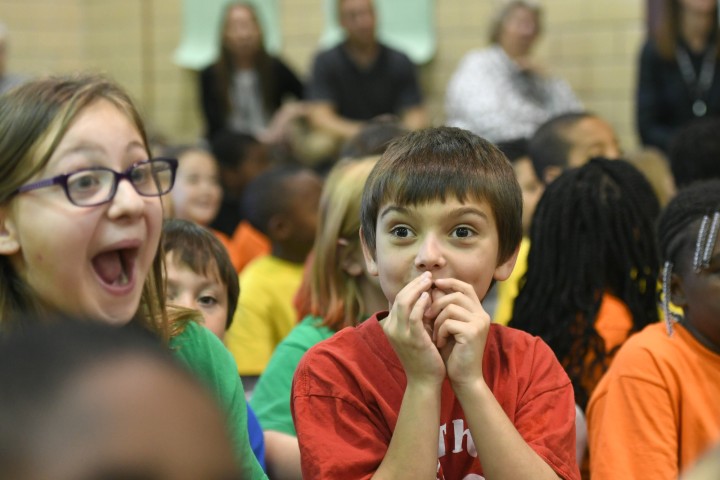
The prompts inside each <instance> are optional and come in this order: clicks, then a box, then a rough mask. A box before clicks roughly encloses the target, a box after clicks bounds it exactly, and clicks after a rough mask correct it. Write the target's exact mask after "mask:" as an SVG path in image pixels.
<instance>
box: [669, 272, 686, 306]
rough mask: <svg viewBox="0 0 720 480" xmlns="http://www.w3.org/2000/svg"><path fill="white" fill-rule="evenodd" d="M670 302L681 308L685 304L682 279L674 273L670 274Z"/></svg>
mask: <svg viewBox="0 0 720 480" xmlns="http://www.w3.org/2000/svg"><path fill="white" fill-rule="evenodd" d="M670 302H672V303H673V304H674V305H677V306H678V307H682V308H684V307H686V306H687V300H686V299H685V288H684V287H683V281H682V278H680V276H679V275H677V274H676V273H673V274H672V275H671V276H670Z"/></svg>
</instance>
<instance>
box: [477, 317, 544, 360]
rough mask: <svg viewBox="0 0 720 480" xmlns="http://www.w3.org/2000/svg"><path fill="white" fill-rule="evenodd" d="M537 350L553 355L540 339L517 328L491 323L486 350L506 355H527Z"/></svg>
mask: <svg viewBox="0 0 720 480" xmlns="http://www.w3.org/2000/svg"><path fill="white" fill-rule="evenodd" d="M537 349H540V350H541V351H542V350H545V349H547V351H548V352H550V353H552V351H551V350H550V347H548V346H547V344H546V343H545V342H543V340H542V339H541V338H540V337H536V336H533V335H530V334H529V333H527V332H524V331H522V330H518V329H517V328H512V327H508V326H506V325H501V324H499V323H491V324H490V331H489V332H488V338H487V346H486V350H490V351H497V352H498V353H500V352H505V353H514V352H518V353H527V352H528V351H535V350H537Z"/></svg>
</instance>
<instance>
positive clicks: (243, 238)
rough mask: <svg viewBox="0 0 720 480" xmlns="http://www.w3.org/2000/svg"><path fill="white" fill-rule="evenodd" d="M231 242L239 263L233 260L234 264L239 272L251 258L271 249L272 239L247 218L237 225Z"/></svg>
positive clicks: (266, 252)
mask: <svg viewBox="0 0 720 480" xmlns="http://www.w3.org/2000/svg"><path fill="white" fill-rule="evenodd" d="M230 242H231V245H232V247H231V248H232V249H233V251H234V252H235V258H236V259H237V263H235V260H233V265H235V269H236V270H237V272H238V273H240V272H241V271H242V269H243V268H245V265H247V264H248V263H250V261H251V260H253V259H254V258H256V257H259V256H261V255H265V254H268V253H270V251H271V246H270V240H269V239H268V238H267V237H266V236H265V235H263V234H262V233H260V232H259V231H257V230H256V229H255V228H253V227H252V226H251V225H250V224H249V223H248V222H247V221H245V220H243V221H242V222H240V224H239V225H238V226H237V228H236V229H235V232H234V233H233V236H232V240H231V241H230ZM231 257H232V255H231Z"/></svg>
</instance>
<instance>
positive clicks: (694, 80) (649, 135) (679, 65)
mask: <svg viewBox="0 0 720 480" xmlns="http://www.w3.org/2000/svg"><path fill="white" fill-rule="evenodd" d="M663 7H664V12H663V15H662V18H663V23H662V24H661V25H660V28H658V29H657V31H656V32H654V34H653V35H651V36H650V38H648V40H647V41H646V42H645V45H644V46H643V48H642V53H641V54H640V69H639V77H638V85H637V105H636V107H637V124H638V132H639V134H640V139H641V140H642V143H643V144H644V145H652V146H655V147H658V148H660V149H661V150H663V151H665V152H667V151H668V147H669V142H670V141H671V139H672V137H673V136H674V135H675V133H676V132H677V130H678V128H680V127H681V126H682V125H685V124H686V123H688V122H689V121H690V120H692V119H693V118H698V117H703V116H706V115H717V114H720V72H717V66H718V58H719V56H720V49H718V44H720V36H718V33H717V32H718V17H717V2H716V1H714V0H697V1H688V0H665V2H664V4H663Z"/></svg>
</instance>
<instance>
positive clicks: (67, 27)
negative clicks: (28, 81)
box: [0, 0, 645, 150]
mask: <svg viewBox="0 0 720 480" xmlns="http://www.w3.org/2000/svg"><path fill="white" fill-rule="evenodd" d="M322 1H323V0H281V12H282V18H281V25H282V29H283V34H284V41H283V57H284V58H285V59H286V61H287V62H288V63H289V64H290V65H291V66H293V67H294V68H295V69H296V70H297V72H298V73H299V74H301V75H305V74H306V73H307V71H308V69H309V66H310V62H311V60H312V56H313V53H314V51H315V48H316V44H317V40H318V38H319V34H320V30H321V29H322V25H323V19H322V15H321V9H322ZM497 3H498V2H497V0H471V1H468V0H436V12H437V38H438V48H437V54H436V56H435V58H434V59H433V60H432V61H431V62H430V63H428V64H427V65H424V66H423V67H422V69H421V72H422V85H423V88H424V90H425V93H426V95H427V98H428V104H429V107H430V111H431V115H432V119H433V122H434V123H436V124H440V123H442V121H443V108H442V104H443V96H444V91H445V85H446V84H447V81H448V80H449V78H450V75H451V74H452V72H453V71H454V69H455V67H456V65H457V63H458V61H459V59H460V58H461V57H462V55H463V54H464V53H465V52H467V51H468V50H470V49H472V48H477V47H482V46H484V45H486V44H487V41H486V37H487V26H488V23H489V19H490V15H491V14H492V12H493V11H494V10H495V5H496V4H497ZM180 4H181V2H180V0H2V2H0V21H3V22H5V23H6V24H8V26H9V28H10V30H11V34H12V45H11V48H12V50H11V55H10V68H11V69H12V70H14V71H18V72H25V73H30V74H40V73H49V72H68V71H73V70H77V69H84V70H100V71H103V72H106V73H108V74H110V75H111V76H113V77H114V78H116V79H117V80H118V81H120V82H121V83H122V84H123V85H125V87H126V88H127V89H128V90H129V91H130V92H131V93H132V94H133V96H134V97H135V98H136V99H137V101H138V103H139V104H140V106H141V108H142V110H143V112H144V115H145V117H146V120H147V122H148V124H149V126H150V127H151V128H152V129H153V130H156V131H158V132H161V133H163V134H164V135H166V136H167V137H168V138H170V139H172V140H176V141H190V140H193V139H194V138H196V137H197V136H198V135H199V134H200V133H201V126H200V119H199V113H198V109H197V105H198V101H197V96H196V91H195V77H194V74H193V72H190V71H187V70H184V69H181V68H179V67H177V66H175V65H174V64H173V63H172V53H173V51H174V50H175V48H176V46H177V43H178V39H179V38H180V22H181V11H180V8H181V6H180ZM542 5H543V6H544V8H545V31H544V34H543V36H542V38H541V40H540V42H539V45H538V51H537V57H538V60H539V61H540V62H541V63H542V64H543V65H545V67H546V68H547V70H549V71H550V72H553V73H556V74H558V75H561V76H563V77H565V78H566V79H567V80H568V81H569V82H570V83H571V85H572V86H573V88H574V89H575V90H576V92H577V93H578V95H579V97H580V98H581V100H582V101H583V102H584V103H585V105H586V106H587V107H588V108H589V109H591V110H593V111H596V112H598V113H599V114H601V115H603V116H604V117H606V118H607V119H608V120H609V121H610V122H611V123H612V124H613V125H614V126H615V128H616V129H617V130H618V133H619V134H620V138H621V142H622V144H623V147H624V148H625V149H626V150H632V149H633V148H635V146H636V145H637V139H636V135H635V130H634V115H633V95H634V94H633V89H634V82H635V75H636V60H637V52H638V50H639V48H640V44H641V42H642V39H643V36H644V15H645V1H644V0H602V1H589V0H544V1H543V2H542Z"/></svg>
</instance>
